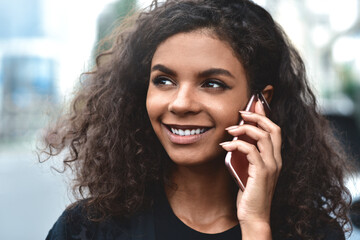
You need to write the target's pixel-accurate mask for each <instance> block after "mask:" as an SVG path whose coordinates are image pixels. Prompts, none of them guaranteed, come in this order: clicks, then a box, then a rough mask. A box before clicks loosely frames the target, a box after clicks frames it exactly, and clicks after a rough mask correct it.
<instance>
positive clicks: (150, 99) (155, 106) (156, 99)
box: [146, 88, 164, 124]
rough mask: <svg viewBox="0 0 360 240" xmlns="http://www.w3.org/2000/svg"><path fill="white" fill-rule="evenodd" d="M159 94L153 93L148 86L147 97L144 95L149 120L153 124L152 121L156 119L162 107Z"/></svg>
mask: <svg viewBox="0 0 360 240" xmlns="http://www.w3.org/2000/svg"><path fill="white" fill-rule="evenodd" d="M163 100H164V99H162V98H161V95H160V94H155V93H154V91H153V90H151V88H149V90H148V93H147V97H146V110H147V113H148V115H149V118H150V121H151V123H152V124H154V121H155V120H157V119H158V118H159V116H160V114H161V112H162V109H163V107H164V106H163V104H162V103H163V102H164V101H163Z"/></svg>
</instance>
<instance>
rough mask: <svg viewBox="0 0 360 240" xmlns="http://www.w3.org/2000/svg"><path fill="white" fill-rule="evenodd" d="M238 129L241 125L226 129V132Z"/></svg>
mask: <svg viewBox="0 0 360 240" xmlns="http://www.w3.org/2000/svg"><path fill="white" fill-rule="evenodd" d="M238 127H239V125H235V126H230V127H227V128H225V130H226V131H230V130H234V129H237V128H238Z"/></svg>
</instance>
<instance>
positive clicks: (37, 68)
mask: <svg viewBox="0 0 360 240" xmlns="http://www.w3.org/2000/svg"><path fill="white" fill-rule="evenodd" d="M255 2H257V3H258V4H260V5H262V6H263V7H265V8H266V9H267V10H268V11H269V12H270V13H271V14H272V15H273V17H274V18H275V19H276V20H277V21H278V22H279V23H280V24H281V25H282V26H283V28H284V29H285V31H286V32H287V33H288V35H289V37H290V39H291V40H292V41H293V43H294V44H295V46H296V47H297V48H298V49H299V51H300V53H301V55H302V56H303V58H304V60H305V63H306V65H307V70H308V75H309V79H310V81H311V85H312V87H313V89H314V91H315V93H316V95H317V97H318V100H319V106H320V110H321V111H322V113H323V114H324V115H326V117H327V118H329V119H330V120H331V122H332V123H333V124H334V126H335V127H336V128H337V129H338V130H339V134H338V137H339V138H340V139H341V141H343V142H344V143H345V144H346V146H348V151H351V152H352V153H353V154H354V156H355V158H356V159H357V161H358V162H360V158H359V156H360V134H359V133H360V0H343V1H338V0H326V1H325V0H302V1H299V0H257V1H255ZM149 4H150V0H142V1H136V0H118V1H116V0H71V1H70V0H11V1H9V0H0V239H4V240H9V239H22V240H23V239H31V240H32V239H45V237H46V235H47V232H48V231H49V229H50V228H51V227H52V225H53V223H54V222H55V221H56V219H57V218H58V217H59V215H60V214H61V212H62V211H63V210H64V208H65V206H66V205H67V204H69V203H70V202H71V201H72V197H71V194H70V192H69V191H68V189H67V185H66V178H65V177H64V176H62V175H61V174H59V173H57V172H56V171H54V170H52V169H51V166H61V164H60V161H56V159H54V160H52V161H49V162H46V163H44V164H39V163H38V159H37V156H36V153H35V152H36V146H37V145H38V141H39V136H41V129H42V128H44V127H45V126H47V125H48V123H49V122H52V121H53V120H54V119H55V117H56V114H57V113H58V112H59V111H61V110H62V109H64V107H66V106H65V103H66V101H68V100H69V99H71V97H72V89H73V87H74V86H75V84H76V83H77V82H78V79H79V76H80V74H81V73H82V72H84V71H86V70H89V69H90V68H91V66H92V64H93V61H94V60H93V59H94V56H93V53H94V49H95V46H96V44H97V42H98V41H99V40H100V39H102V38H103V37H104V36H106V35H108V34H109V33H110V32H111V30H112V28H113V27H114V26H116V25H117V24H118V23H119V19H121V18H122V17H124V16H125V15H126V14H127V12H128V11H130V10H133V9H143V8H145V7H147V6H148V5H149ZM299 117H301V116H299ZM348 186H349V189H350V190H351V192H352V194H353V196H354V199H355V200H357V201H359V199H360V177H356V178H355V179H349V180H348ZM357 204H359V203H357ZM353 217H354V219H356V218H357V222H355V223H354V224H356V225H355V229H354V233H353V235H352V236H350V238H349V239H360V226H359V216H355V215H354V216H353Z"/></svg>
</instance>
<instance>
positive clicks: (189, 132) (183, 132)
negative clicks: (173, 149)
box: [170, 128, 205, 136]
mask: <svg viewBox="0 0 360 240" xmlns="http://www.w3.org/2000/svg"><path fill="white" fill-rule="evenodd" d="M170 130H171V132H172V133H173V134H176V135H180V136H190V135H195V134H201V133H204V132H205V128H198V129H192V130H190V129H185V130H182V129H176V128H170Z"/></svg>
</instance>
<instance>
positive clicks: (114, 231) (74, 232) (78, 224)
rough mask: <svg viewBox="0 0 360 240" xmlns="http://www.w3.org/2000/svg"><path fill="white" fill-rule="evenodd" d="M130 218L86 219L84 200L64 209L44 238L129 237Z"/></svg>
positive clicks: (53, 239)
mask: <svg viewBox="0 0 360 240" xmlns="http://www.w3.org/2000/svg"><path fill="white" fill-rule="evenodd" d="M130 222H131V220H121V221H120V220H115V219H113V218H110V219H108V220H104V221H102V222H94V221H91V220H89V219H88V217H87V214H86V212H85V208H84V202H78V203H76V204H75V205H74V206H72V207H70V208H68V209H66V210H65V211H64V212H63V213H62V215H61V216H60V217H59V218H58V220H57V221H56V222H55V224H54V226H53V227H52V229H51V230H50V231H49V233H48V236H47V237H46V240H80V239H81V240H90V239H119V240H127V239H129V235H130V234H129V232H130Z"/></svg>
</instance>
